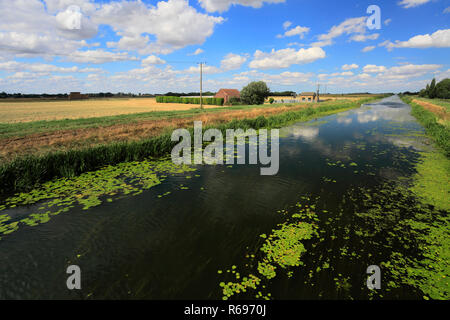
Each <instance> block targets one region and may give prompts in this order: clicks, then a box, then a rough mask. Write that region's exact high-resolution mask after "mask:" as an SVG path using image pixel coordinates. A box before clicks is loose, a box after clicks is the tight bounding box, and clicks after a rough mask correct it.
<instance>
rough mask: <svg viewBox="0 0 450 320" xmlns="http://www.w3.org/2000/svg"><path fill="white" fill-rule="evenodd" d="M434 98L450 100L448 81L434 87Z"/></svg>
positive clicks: (449, 81)
mask: <svg viewBox="0 0 450 320" xmlns="http://www.w3.org/2000/svg"><path fill="white" fill-rule="evenodd" d="M436 97H437V98H440V99H450V79H448V78H447V79H444V80H442V81H441V82H439V83H438V84H437V85H436Z"/></svg>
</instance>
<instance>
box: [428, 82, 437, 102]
mask: <svg viewBox="0 0 450 320" xmlns="http://www.w3.org/2000/svg"><path fill="white" fill-rule="evenodd" d="M428 97H430V99H434V98H436V79H434V78H433V80H431V84H430V88H429V89H428Z"/></svg>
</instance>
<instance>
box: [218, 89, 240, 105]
mask: <svg viewBox="0 0 450 320" xmlns="http://www.w3.org/2000/svg"><path fill="white" fill-rule="evenodd" d="M215 98H223V99H224V104H227V103H228V102H229V101H230V99H231V98H238V99H240V98H241V93H240V92H239V90H236V89H220V90H219V92H217V94H216V95H215Z"/></svg>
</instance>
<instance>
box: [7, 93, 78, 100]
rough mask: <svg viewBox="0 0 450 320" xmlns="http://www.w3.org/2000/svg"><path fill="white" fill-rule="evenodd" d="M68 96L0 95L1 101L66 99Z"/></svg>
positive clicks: (61, 94) (44, 94)
mask: <svg viewBox="0 0 450 320" xmlns="http://www.w3.org/2000/svg"><path fill="white" fill-rule="evenodd" d="M68 96H69V95H68V94H63V93H60V94H46V93H43V94H23V93H6V92H1V93H0V99H64V98H67V97H68Z"/></svg>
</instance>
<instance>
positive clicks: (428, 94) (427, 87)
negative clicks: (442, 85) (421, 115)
mask: <svg viewBox="0 0 450 320" xmlns="http://www.w3.org/2000/svg"><path fill="white" fill-rule="evenodd" d="M429 96H430V85H429V84H427V86H426V88H425V97H429Z"/></svg>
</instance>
